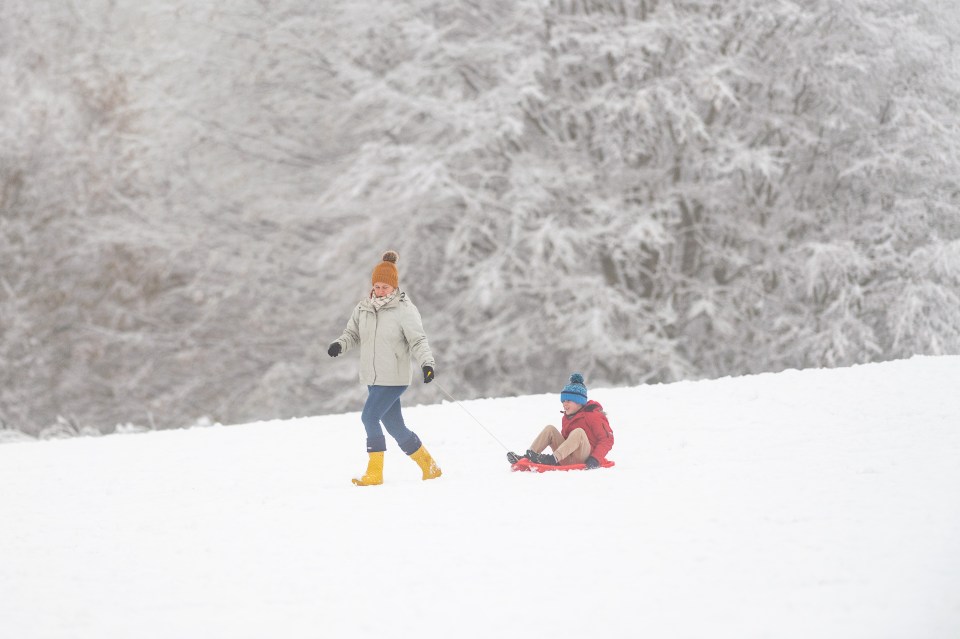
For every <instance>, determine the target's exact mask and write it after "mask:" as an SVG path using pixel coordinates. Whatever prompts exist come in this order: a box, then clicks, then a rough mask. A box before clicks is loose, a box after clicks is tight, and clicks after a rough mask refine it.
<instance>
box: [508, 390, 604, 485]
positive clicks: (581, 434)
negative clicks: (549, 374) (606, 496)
mask: <svg viewBox="0 0 960 639" xmlns="http://www.w3.org/2000/svg"><path fill="white" fill-rule="evenodd" d="M560 403H561V404H562V405H563V423H562V430H557V428H556V427H555V426H547V427H545V428H544V429H543V430H542V431H540V434H539V435H537V438H536V439H534V440H533V443H532V444H530V449H529V450H527V452H526V454H524V455H517V454H516V453H507V461H509V462H510V463H511V464H515V463H517V462H518V461H519V460H520V459H522V458H524V457H526V458H527V459H529V460H530V461H532V462H533V463H535V464H547V465H549V466H569V465H571V464H586V465H587V468H598V467H599V466H600V464H601V462H603V461H604V460H605V459H606V456H607V453H609V452H610V449H611V448H613V429H612V428H610V422H609V421H607V415H606V413H604V412H603V406H601V405H600V404H599V403H597V402H595V401H593V400H588V399H587V387H586V386H584V384H583V375H581V374H580V373H574V374H573V375H571V376H570V383H569V384H567V385H566V386H564V387H563V390H562V391H560ZM547 446H549V447H550V450H552V451H553V454H552V455H545V454H543V451H544V450H545V449H546V447H547Z"/></svg>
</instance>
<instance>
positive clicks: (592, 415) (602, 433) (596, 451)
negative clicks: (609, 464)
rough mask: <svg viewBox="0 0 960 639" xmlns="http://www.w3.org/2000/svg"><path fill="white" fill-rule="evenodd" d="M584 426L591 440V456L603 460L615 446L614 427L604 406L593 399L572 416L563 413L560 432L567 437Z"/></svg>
mask: <svg viewBox="0 0 960 639" xmlns="http://www.w3.org/2000/svg"><path fill="white" fill-rule="evenodd" d="M578 428H582V429H583V431H584V432H585V433H586V434H587V439H588V440H590V456H591V457H594V458H596V460H597V461H600V462H602V461H603V460H604V459H606V457H607V453H609V452H610V449H611V448H613V429H612V428H610V422H608V421H607V416H606V415H605V414H604V412H603V406H601V405H600V404H599V403H598V402H595V401H593V400H592V399H591V400H590V401H589V402H587V403H586V404H585V405H584V407H583V408H581V409H580V410H578V411H577V412H576V413H574V414H573V415H571V416H569V417H568V416H567V414H566V413H564V414H563V428H561V429H560V434H561V435H563V438H564V439H566V438H568V437H570V433H572V432H573V431H574V430H576V429H578Z"/></svg>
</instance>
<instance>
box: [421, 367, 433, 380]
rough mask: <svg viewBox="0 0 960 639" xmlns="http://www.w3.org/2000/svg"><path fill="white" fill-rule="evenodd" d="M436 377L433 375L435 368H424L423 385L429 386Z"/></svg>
mask: <svg viewBox="0 0 960 639" xmlns="http://www.w3.org/2000/svg"><path fill="white" fill-rule="evenodd" d="M434 377H435V375H434V373H433V366H424V367H423V383H424V384H429V383H430V382H432V381H433V378H434Z"/></svg>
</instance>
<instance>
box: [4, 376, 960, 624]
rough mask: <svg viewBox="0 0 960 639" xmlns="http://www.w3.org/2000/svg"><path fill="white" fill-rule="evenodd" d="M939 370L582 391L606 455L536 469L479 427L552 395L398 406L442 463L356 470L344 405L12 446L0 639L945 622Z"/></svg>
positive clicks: (950, 601)
mask: <svg viewBox="0 0 960 639" xmlns="http://www.w3.org/2000/svg"><path fill="white" fill-rule="evenodd" d="M567 373H568V372H567V371H559V372H558V373H557V376H556V377H557V380H558V390H559V386H560V385H561V382H562V381H563V380H564V379H565V377H566V375H567ZM958 379H960V357H940V358H914V359H911V360H905V361H897V362H890V363H886V364H873V365H865V366H858V367H854V368H847V369H834V370H810V371H788V372H785V373H781V374H765V375H759V376H754V377H742V378H727V379H721V380H717V381H706V382H683V383H676V384H670V385H661V386H644V387H639V388H631V389H608V390H605V389H600V388H591V391H590V395H591V398H592V399H596V400H598V401H599V402H600V403H602V404H603V405H604V407H605V408H606V409H607V412H608V414H609V415H610V420H611V423H612V425H613V426H614V429H615V432H616V437H617V442H616V445H615V446H614V449H613V452H612V454H611V458H612V459H614V460H616V462H617V466H616V467H615V468H613V469H610V470H602V471H592V472H580V473H552V474H549V475H532V474H520V473H510V472H509V471H508V466H507V464H506V462H505V460H504V452H505V451H504V450H503V448H502V447H501V446H500V444H499V443H498V442H497V440H498V439H499V440H501V441H502V442H504V443H505V444H506V445H507V446H509V447H511V448H515V449H521V450H522V449H524V448H526V446H527V445H528V444H529V443H530V440H531V439H532V437H533V436H534V434H535V433H536V431H537V430H538V429H539V428H540V427H541V426H542V425H543V424H545V423H548V422H550V421H554V420H556V419H557V418H558V417H559V408H560V406H559V398H558V396H557V395H556V394H550V395H538V396H530V397H523V398H515V399H490V400H481V401H472V402H464V403H463V405H462V406H458V405H456V404H452V403H445V404H441V405H433V406H422V407H416V408H408V409H407V420H408V423H409V424H410V425H411V427H412V428H414V430H416V431H417V432H418V433H419V434H420V436H421V438H422V439H423V440H424V442H425V443H426V445H427V447H428V448H429V449H430V450H431V452H432V453H434V456H435V457H436V459H437V460H438V462H439V463H440V464H441V465H442V467H443V470H444V476H443V477H442V478H441V479H439V480H437V481H433V482H421V481H420V480H419V471H418V470H417V468H416V466H415V464H414V463H413V462H412V461H410V460H409V459H406V458H405V457H404V456H403V455H402V453H400V451H399V450H398V449H397V448H396V447H395V446H393V445H392V442H391V448H390V449H389V450H388V452H387V458H386V469H385V472H386V482H387V483H386V484H385V485H383V486H381V487H375V488H357V487H354V486H352V485H351V484H350V481H349V479H350V477H352V476H354V475H356V474H358V473H360V472H361V470H362V469H363V467H364V464H365V453H364V449H363V445H364V436H363V431H362V427H361V426H360V423H359V419H358V415H357V414H356V413H353V414H347V415H338V416H327V417H322V418H306V419H298V420H291V421H275V422H266V423H256V424H247V425H242V426H235V427H229V428H227V427H220V426H215V427H211V428H197V429H191V430H178V431H163V432H151V433H145V434H131V435H113V436H108V437H102V438H78V439H71V440H57V441H46V442H29V443H10V444H5V445H2V446H0V485H2V486H3V491H2V493H0V531H2V540H3V543H2V545H0V635H2V636H3V637H10V638H16V639H30V638H41V637H42V638H45V639H48V638H49V639H52V638H71V639H76V638H91V639H93V638H96V639H102V638H106V637H137V638H138V639H147V638H163V639H170V638H174V637H176V638H189V637H202V638H204V639H211V638H217V637H225V638H226V637H230V638H237V637H250V638H254V637H277V638H280V637H283V638H291V637H304V638H306V637H311V638H312V637H377V638H378V639H382V638H384V637H449V638H454V637H477V638H481V637H482V638H488V637H494V636H513V634H512V631H513V630H514V629H515V630H516V631H517V632H518V633H519V635H518V636H525V637H526V636H551V637H644V638H646V639H652V638H660V637H663V638H683V637H690V638H694V637H695V638H698V639H700V638H705V637H706V638H714V637H723V638H726V637H729V638H736V639H744V638H751V637H757V638H759V637H777V638H785V637H790V638H797V639H800V638H802V639H809V638H814V637H815V638H817V639H825V638H837V639H853V638H864V639H866V638H870V639H877V638H885V637H889V638H895V637H903V638H910V639H917V638H950V637H957V636H960V506H958V504H960V463H958V461H960V397H958V393H957V392H956V386H957V380H958ZM439 381H440V382H441V383H443V378H442V377H441V378H440V379H439ZM588 381H589V380H588ZM451 390H454V391H455V389H451ZM358 409H359V406H358ZM464 409H466V411H469V413H470V414H472V415H473V416H475V417H476V418H477V419H478V420H479V421H480V422H482V424H483V425H484V426H486V427H487V428H488V429H489V430H490V432H491V433H493V435H495V437H496V439H495V438H494V437H492V436H491V435H490V434H488V433H487V432H485V431H484V430H483V429H482V428H481V427H480V426H479V425H478V424H477V422H476V421H474V420H473V418H471V416H470V415H468V414H467V412H466V411H465V410H464Z"/></svg>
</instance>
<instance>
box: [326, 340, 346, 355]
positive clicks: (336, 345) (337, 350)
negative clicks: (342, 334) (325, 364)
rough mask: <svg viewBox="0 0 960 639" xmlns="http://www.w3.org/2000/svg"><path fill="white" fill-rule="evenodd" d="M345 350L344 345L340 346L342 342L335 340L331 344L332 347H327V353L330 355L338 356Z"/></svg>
mask: <svg viewBox="0 0 960 639" xmlns="http://www.w3.org/2000/svg"><path fill="white" fill-rule="evenodd" d="M342 350H343V347H342V346H340V342H334V343H333V344H331V345H330V348H328V349H327V355H329V356H330V357H336V356H337V355H339V354H340V351H342Z"/></svg>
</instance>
